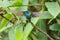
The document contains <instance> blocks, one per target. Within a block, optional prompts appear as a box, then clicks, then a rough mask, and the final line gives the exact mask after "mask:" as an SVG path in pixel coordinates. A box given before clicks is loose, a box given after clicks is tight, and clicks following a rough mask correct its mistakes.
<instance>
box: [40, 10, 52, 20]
mask: <svg viewBox="0 0 60 40" xmlns="http://www.w3.org/2000/svg"><path fill="white" fill-rule="evenodd" d="M52 17H53V16H52V15H51V14H50V13H49V12H48V11H44V12H42V13H41V15H40V19H50V18H52Z"/></svg>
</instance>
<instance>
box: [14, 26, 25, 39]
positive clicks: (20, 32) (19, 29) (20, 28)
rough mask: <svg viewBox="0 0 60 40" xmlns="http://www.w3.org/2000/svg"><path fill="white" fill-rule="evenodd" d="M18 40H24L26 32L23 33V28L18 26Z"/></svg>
mask: <svg viewBox="0 0 60 40" xmlns="http://www.w3.org/2000/svg"><path fill="white" fill-rule="evenodd" d="M14 34H15V38H16V40H23V39H24V36H25V35H24V32H23V26H22V25H18V26H17V27H16V29H15V31H14Z"/></svg>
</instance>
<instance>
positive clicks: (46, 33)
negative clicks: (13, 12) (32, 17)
mask: <svg viewBox="0 0 60 40" xmlns="http://www.w3.org/2000/svg"><path fill="white" fill-rule="evenodd" d="M30 23H31V24H32V26H33V27H34V28H36V29H37V30H38V31H39V32H42V33H43V34H45V35H46V36H47V37H48V38H49V39H51V40H54V39H53V38H52V37H51V36H50V35H48V34H47V33H46V32H44V31H42V30H41V29H39V28H38V27H37V26H35V25H34V24H33V23H32V22H30Z"/></svg>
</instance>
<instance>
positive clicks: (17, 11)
mask: <svg viewBox="0 0 60 40" xmlns="http://www.w3.org/2000/svg"><path fill="white" fill-rule="evenodd" d="M11 13H13V14H16V15H22V16H23V15H24V13H23V12H22V11H20V10H11Z"/></svg>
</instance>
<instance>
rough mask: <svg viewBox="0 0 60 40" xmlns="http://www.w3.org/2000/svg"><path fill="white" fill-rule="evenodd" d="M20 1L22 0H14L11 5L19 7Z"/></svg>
mask: <svg viewBox="0 0 60 40" xmlns="http://www.w3.org/2000/svg"><path fill="white" fill-rule="evenodd" d="M22 1H23V0H16V1H15V2H14V3H13V4H12V5H11V6H12V7H13V6H14V7H16V6H19V7H20V6H21V5H22ZM12 2H13V1H12Z"/></svg>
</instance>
